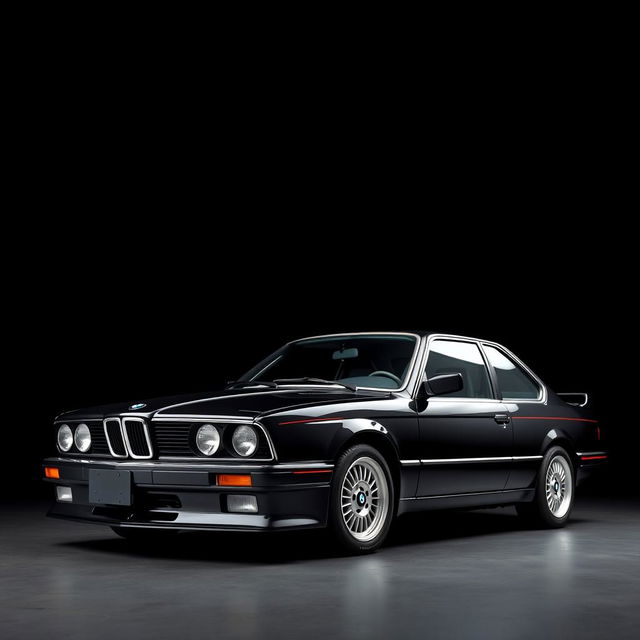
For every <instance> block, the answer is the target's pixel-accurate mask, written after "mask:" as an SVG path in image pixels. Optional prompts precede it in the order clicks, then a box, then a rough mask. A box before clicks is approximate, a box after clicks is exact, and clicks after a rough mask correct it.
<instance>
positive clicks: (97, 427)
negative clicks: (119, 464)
mask: <svg viewBox="0 0 640 640" xmlns="http://www.w3.org/2000/svg"><path fill="white" fill-rule="evenodd" d="M86 424H87V426H88V427H89V431H90V432H91V449H90V450H89V453H94V454H96V455H101V456H104V455H109V446H108V445H107V436H106V435H105V433H104V427H103V426H102V421H97V420H96V421H95V422H87V423H86Z"/></svg>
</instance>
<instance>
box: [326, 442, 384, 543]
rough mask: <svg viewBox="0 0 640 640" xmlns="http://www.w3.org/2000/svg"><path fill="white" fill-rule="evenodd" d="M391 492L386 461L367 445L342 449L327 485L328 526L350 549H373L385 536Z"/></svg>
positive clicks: (336, 537)
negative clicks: (328, 491) (342, 451)
mask: <svg viewBox="0 0 640 640" xmlns="http://www.w3.org/2000/svg"><path fill="white" fill-rule="evenodd" d="M394 505H395V494H394V487H393V481H392V479H391V472H390V471H389V465H388V464H387V462H386V460H385V459H384V457H383V456H382V455H381V454H380V453H379V452H378V451H377V450H376V449H374V448H373V447H370V446H369V445H363V444H362V445H356V446H354V447H351V448H350V449H348V450H347V451H345V452H344V453H343V454H342V455H341V456H340V458H339V459H338V462H337V463H336V466H335V469H334V473H333V483H332V486H331V502H330V505H329V526H330V529H331V531H332V532H333V535H334V538H335V539H336V540H337V542H338V543H339V544H340V546H342V547H343V548H345V549H347V550H348V551H350V552H351V553H370V552H372V551H375V550H376V549H377V548H378V547H379V546H380V545H381V544H382V543H383V542H384V539H385V538H386V537H387V534H388V532H389V528H390V527H391V521H392V520H393V515H394Z"/></svg>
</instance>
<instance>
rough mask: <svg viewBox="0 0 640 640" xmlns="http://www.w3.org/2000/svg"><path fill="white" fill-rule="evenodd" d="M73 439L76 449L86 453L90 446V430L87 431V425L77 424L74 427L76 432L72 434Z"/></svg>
mask: <svg viewBox="0 0 640 640" xmlns="http://www.w3.org/2000/svg"><path fill="white" fill-rule="evenodd" d="M73 441H74V442H75V443H76V447H78V451H81V452H82V453H86V452H87V451H89V449H90V448H91V431H89V427H87V425H86V424H84V423H83V424H79V425H78V426H77V427H76V433H75V435H74V436H73Z"/></svg>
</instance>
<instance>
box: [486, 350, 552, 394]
mask: <svg viewBox="0 0 640 640" xmlns="http://www.w3.org/2000/svg"><path fill="white" fill-rule="evenodd" d="M483 347H484V351H485V353H486V354H487V358H488V360H489V362H490V363H491V366H492V367H493V368H494V369H495V371H496V376H497V377H498V386H499V387H500V391H501V392H502V397H503V398H504V399H505V400H517V399H527V400H529V399H531V400H535V399H536V398H537V397H538V396H539V395H540V388H539V387H538V384H537V383H536V382H535V381H534V380H532V379H531V376H529V374H528V373H526V372H525V371H524V370H523V369H522V367H520V366H519V365H518V364H516V363H515V362H513V360H511V358H509V357H508V356H506V355H505V354H504V353H502V352H501V351H498V349H495V348H494V347H490V346H488V345H483Z"/></svg>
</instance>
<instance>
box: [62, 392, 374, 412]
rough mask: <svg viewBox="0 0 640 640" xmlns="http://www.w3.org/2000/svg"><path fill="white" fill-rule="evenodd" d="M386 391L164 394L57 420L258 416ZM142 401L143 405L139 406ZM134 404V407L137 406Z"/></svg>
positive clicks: (357, 398)
mask: <svg viewBox="0 0 640 640" xmlns="http://www.w3.org/2000/svg"><path fill="white" fill-rule="evenodd" d="M384 395H386V394H384V393H380V392H375V391H373V392H370V393H369V392H364V391H358V393H352V392H350V391H343V390H341V389H339V390H338V389H318V388H314V389H302V388H298V389H286V390H280V389H278V390H272V391H271V390H270V391H265V390H259V389H251V390H241V391H239V390H237V389H229V390H226V391H219V392H216V393H200V394H190V395H180V396H170V397H165V398H151V399H146V400H135V401H132V402H124V403H118V404H108V405H102V406H97V407H88V408H85V409H77V410H75V411H68V412H66V413H63V414H61V415H60V416H58V420H77V419H80V420H92V419H93V420H95V419H101V418H104V417H107V416H113V415H120V414H129V415H132V414H134V415H139V416H144V417H148V418H151V417H156V418H161V417H162V416H185V418H188V417H189V416H238V417H248V418H255V417H258V416H263V415H265V414H268V413H273V412H278V411H285V410H289V409H291V410H293V409H299V408H301V407H306V406H314V405H322V404H337V403H342V402H357V401H358V400H363V401H364V400H370V399H371V397H372V396H373V397H380V396H384ZM140 405H143V406H140ZM134 407H135V408H134Z"/></svg>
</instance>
